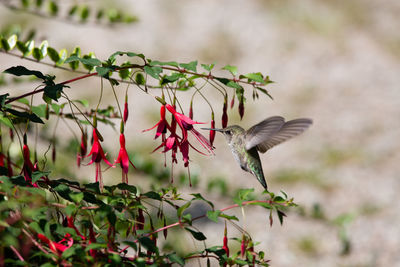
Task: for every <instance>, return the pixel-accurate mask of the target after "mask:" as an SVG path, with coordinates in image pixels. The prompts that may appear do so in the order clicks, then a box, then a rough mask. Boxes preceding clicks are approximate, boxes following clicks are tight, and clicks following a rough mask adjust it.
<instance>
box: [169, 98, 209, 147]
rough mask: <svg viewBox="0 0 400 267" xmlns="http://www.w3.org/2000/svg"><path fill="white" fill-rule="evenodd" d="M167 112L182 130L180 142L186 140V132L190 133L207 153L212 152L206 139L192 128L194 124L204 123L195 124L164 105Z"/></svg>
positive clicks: (171, 107) (172, 108)
mask: <svg viewBox="0 0 400 267" xmlns="http://www.w3.org/2000/svg"><path fill="white" fill-rule="evenodd" d="M166 107H167V109H168V111H169V112H171V113H172V115H173V116H174V118H175V120H176V122H177V123H178V125H179V127H180V128H181V130H182V142H183V141H185V140H186V139H187V131H190V132H191V133H192V134H193V135H194V137H196V139H197V140H198V141H199V143H200V144H201V145H202V146H203V147H204V148H205V149H206V150H207V151H209V152H211V151H212V150H213V148H212V146H211V144H210V143H209V142H208V140H207V138H205V137H204V136H203V135H202V134H201V133H199V132H198V131H197V130H196V129H194V128H193V125H194V124H204V122H197V121H193V120H191V119H190V118H189V117H186V116H185V115H183V114H181V113H179V112H177V111H176V110H175V108H174V107H173V106H171V105H169V104H167V105H166Z"/></svg>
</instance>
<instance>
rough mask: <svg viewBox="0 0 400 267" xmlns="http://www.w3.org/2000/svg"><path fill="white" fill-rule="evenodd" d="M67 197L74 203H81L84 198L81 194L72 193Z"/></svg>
mask: <svg viewBox="0 0 400 267" xmlns="http://www.w3.org/2000/svg"><path fill="white" fill-rule="evenodd" d="M69 196H70V197H71V199H72V200H73V201H74V202H75V203H81V201H82V199H83V197H84V195H83V193H82V192H72V193H70V194H69Z"/></svg>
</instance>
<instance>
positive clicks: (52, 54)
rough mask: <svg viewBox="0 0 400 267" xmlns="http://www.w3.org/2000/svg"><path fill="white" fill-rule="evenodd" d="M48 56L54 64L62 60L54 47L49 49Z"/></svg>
mask: <svg viewBox="0 0 400 267" xmlns="http://www.w3.org/2000/svg"><path fill="white" fill-rule="evenodd" d="M47 54H48V55H49V57H50V59H51V60H52V61H53V62H54V63H57V62H58V61H59V60H60V55H59V54H58V52H57V50H55V49H54V48H52V47H48V48H47Z"/></svg>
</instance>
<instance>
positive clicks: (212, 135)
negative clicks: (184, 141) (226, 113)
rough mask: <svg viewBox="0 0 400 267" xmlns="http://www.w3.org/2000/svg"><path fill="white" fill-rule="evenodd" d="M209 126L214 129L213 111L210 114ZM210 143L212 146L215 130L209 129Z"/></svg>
mask: <svg viewBox="0 0 400 267" xmlns="http://www.w3.org/2000/svg"><path fill="white" fill-rule="evenodd" d="M211 128H212V129H215V120H214V112H213V113H212V114H211ZM209 139H210V145H211V147H212V146H213V143H214V139H215V131H213V130H210V137H209Z"/></svg>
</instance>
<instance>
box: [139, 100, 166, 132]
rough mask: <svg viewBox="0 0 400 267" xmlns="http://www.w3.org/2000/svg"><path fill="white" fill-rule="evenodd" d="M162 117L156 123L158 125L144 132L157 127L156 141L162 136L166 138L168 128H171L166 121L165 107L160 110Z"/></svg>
mask: <svg viewBox="0 0 400 267" xmlns="http://www.w3.org/2000/svg"><path fill="white" fill-rule="evenodd" d="M160 116H161V118H160V120H159V121H158V122H157V123H156V125H154V126H153V127H151V128H150V129H146V130H143V132H147V131H150V130H153V129H154V128H156V127H157V131H156V136H155V137H154V139H157V138H158V137H159V136H160V135H163V136H164V135H165V133H166V132H167V128H169V125H168V123H167V121H166V120H165V105H162V106H161V108H160Z"/></svg>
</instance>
